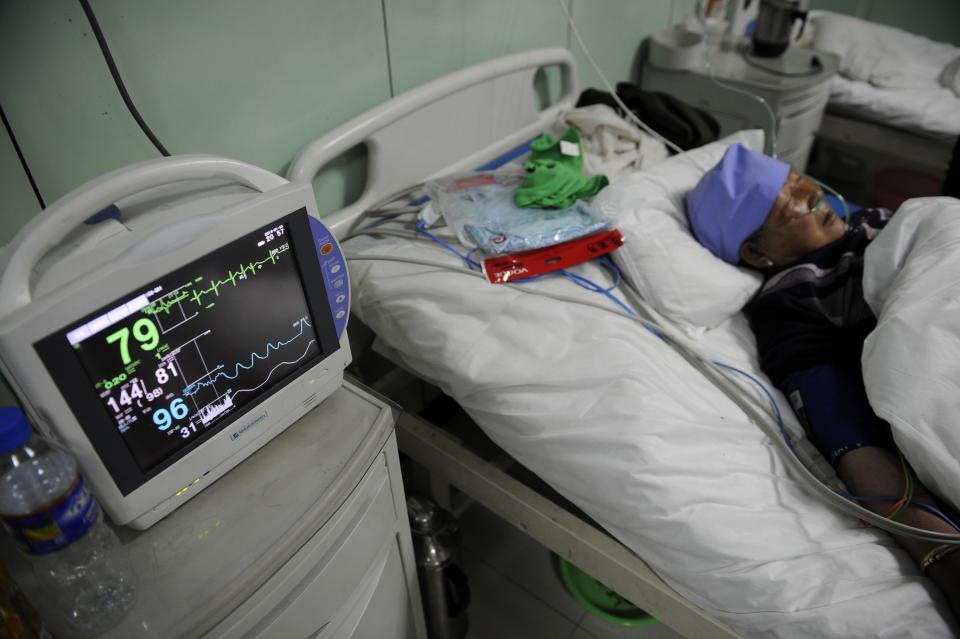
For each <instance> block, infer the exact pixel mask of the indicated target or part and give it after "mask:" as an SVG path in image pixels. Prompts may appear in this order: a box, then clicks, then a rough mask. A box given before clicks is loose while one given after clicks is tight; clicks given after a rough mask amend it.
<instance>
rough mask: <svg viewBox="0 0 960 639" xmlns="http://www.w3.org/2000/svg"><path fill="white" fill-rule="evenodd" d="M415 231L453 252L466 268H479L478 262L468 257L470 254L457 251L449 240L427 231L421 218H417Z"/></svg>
mask: <svg viewBox="0 0 960 639" xmlns="http://www.w3.org/2000/svg"><path fill="white" fill-rule="evenodd" d="M417 232H418V233H420V234H421V235H423V236H425V237H428V238H430V239H431V240H433V241H434V242H436V243H437V244H439V245H440V246H442V247H443V248H445V249H447V250H448V251H450V252H451V253H453V254H454V255H456V256H457V257H459V258H460V259H461V260H463V263H464V264H466V265H467V268H468V269H470V270H474V269H475V270H480V264H479V263H478V262H474V261H473V259H472V258H471V257H470V254H469V253H468V254H466V255H464V254H463V253H461V252H460V251H458V250H457V249H455V248H453V246H451V245H450V243H449V242H447V241H446V240H444V239H442V238H440V237H437V236H436V235H434V234H433V233H431V232H430V231H428V230H427V224H426V222H424V221H423V220H418V221H417ZM472 252H473V251H471V253H472Z"/></svg>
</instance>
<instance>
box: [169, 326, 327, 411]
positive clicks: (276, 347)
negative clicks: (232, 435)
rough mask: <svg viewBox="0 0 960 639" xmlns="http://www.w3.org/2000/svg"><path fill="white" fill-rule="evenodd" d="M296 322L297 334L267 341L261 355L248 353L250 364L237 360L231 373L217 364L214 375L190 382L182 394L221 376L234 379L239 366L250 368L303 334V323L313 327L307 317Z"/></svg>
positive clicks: (210, 384)
mask: <svg viewBox="0 0 960 639" xmlns="http://www.w3.org/2000/svg"><path fill="white" fill-rule="evenodd" d="M296 323H297V324H299V325H300V330H299V331H297V334H296V335H294V336H293V337H291V338H290V339H287V340H281V341H279V342H277V343H276V344H274V343H273V342H267V351H266V352H265V353H264V354H263V355H261V354H260V353H256V352H254V353H250V364H249V365H248V364H244V363H242V362H237V363H236V364H235V365H234V369H233V374H230V373H227V372H225V371H224V370H223V364H220V365H219V366H217V367H216V368H215V369H213V371H217V374H216V375H214V376H213V377H211V378H210V379H207V380H204V381H202V382H194V383H192V384H190V385H189V386H187V387H186V388H184V389H183V395H184V397H190V396H191V395H195V394H196V393H198V392H199V391H200V389H202V388H205V387H207V386H212V385H213V384H215V383H217V380H219V379H221V378H224V379H236V378H237V376H238V375H239V374H240V369H241V368H242V369H244V370H250V369H251V368H253V366H254V364H256V360H265V359H267V358H268V357H270V352H271V351H278V350H280V349H281V348H283V347H284V346H286V345H287V344H291V343H293V342H295V341H296V340H297V339H298V338H299V337H301V336H302V335H303V332H304V328H303V327H304V326H305V325H306V326H310V327H311V328H312V327H313V325H312V324H310V322H308V321H307V318H305V317H302V318H300V319H299V320H297V322H296ZM311 341H312V340H311ZM308 348H309V345H308ZM213 371H211V373H212V372H213ZM270 374H271V375H272V374H273V371H270Z"/></svg>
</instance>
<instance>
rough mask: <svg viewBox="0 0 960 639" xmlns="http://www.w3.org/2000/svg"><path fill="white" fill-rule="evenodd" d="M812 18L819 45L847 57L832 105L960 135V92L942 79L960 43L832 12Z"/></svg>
mask: <svg viewBox="0 0 960 639" xmlns="http://www.w3.org/2000/svg"><path fill="white" fill-rule="evenodd" d="M811 21H812V22H813V28H814V37H813V46H814V47H815V48H817V49H820V50H823V51H829V52H830V53H834V54H836V55H838V56H840V58H841V63H840V74H838V75H837V76H834V77H833V78H831V81H830V105H831V107H833V108H838V109H839V110H841V111H843V112H845V113H849V114H851V115H854V116H856V117H860V118H863V119H866V120H872V121H875V122H879V123H881V124H887V125H889V126H892V127H896V128H902V129H906V130H909V131H913V132H915V133H920V134H922V135H927V136H932V137H935V138H939V139H943V140H947V141H949V140H951V139H952V138H954V137H956V136H957V135H958V134H960V97H958V96H957V95H956V94H954V93H953V91H951V90H950V89H948V88H946V87H944V86H942V85H941V83H940V75H941V73H942V71H943V69H944V67H945V66H946V65H947V64H949V63H950V62H951V61H953V60H955V59H956V58H957V57H958V56H960V48H958V47H955V46H953V45H950V44H945V43H941V42H934V41H932V40H930V39H929V38H924V37H922V36H918V35H916V34H913V33H909V32H907V31H904V30H902V29H897V28H895V27H889V26H885V25H881V24H877V23H873V22H869V21H867V20H862V19H860V18H856V17H853V16H848V15H843V14H839V13H832V12H829V11H817V12H814V13H813V14H812V16H811Z"/></svg>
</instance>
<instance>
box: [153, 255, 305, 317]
mask: <svg viewBox="0 0 960 639" xmlns="http://www.w3.org/2000/svg"><path fill="white" fill-rule="evenodd" d="M289 250H290V246H289V245H288V244H284V245H283V246H281V247H280V248H277V249H271V250H270V251H269V252H268V253H267V256H266V257H265V258H263V259H262V260H259V261H256V262H247V263H246V264H241V265H240V270H238V271H232V270H231V271H228V272H227V277H226V278H224V279H222V280H210V282H209V284H210V286H209V288H201V289H196V288H192V287H194V286H198V284H197V282H200V281H202V280H203V278H202V277H198V278H197V279H195V280H194V281H193V282H188V283H187V284H184V285H183V286H181V287H180V288H178V289H177V290H176V291H174V292H173V293H170V294H168V295H165V296H164V297H161V298H160V299H158V300H157V301H155V302H151V303H150V304H148V305H147V306H145V307H144V308H143V312H144V313H149V314H151V315H158V314H160V313H164V314H169V313H170V309H171V308H173V307H174V306H176V305H177V304H179V303H180V302H182V301H184V300H189V301H191V302H194V303H195V304H196V305H197V306H203V297H204V296H205V295H209V294H211V293H213V294H214V296H216V297H219V296H220V287H222V286H226V285H227V284H233V286H234V287H235V286H236V285H237V281H238V280H244V279H246V278H247V277H250V276H253V275H256V274H257V273H258V272H259V271H260V267H261V266H263V265H264V264H266V263H267V262H270V263H271V264H276V263H277V259H278V258H279V256H280V254H281V253H286V252H287V251H289ZM199 286H202V285H199ZM168 298H169V299H168Z"/></svg>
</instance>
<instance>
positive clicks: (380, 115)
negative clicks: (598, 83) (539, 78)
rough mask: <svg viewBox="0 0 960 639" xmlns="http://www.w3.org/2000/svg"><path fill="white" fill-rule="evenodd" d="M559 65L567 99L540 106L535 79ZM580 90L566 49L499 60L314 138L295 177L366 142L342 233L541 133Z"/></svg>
mask: <svg viewBox="0 0 960 639" xmlns="http://www.w3.org/2000/svg"><path fill="white" fill-rule="evenodd" d="M553 66H558V67H559V68H560V77H561V93H560V97H559V100H558V101H557V102H556V103H555V104H553V105H552V106H550V107H548V108H546V109H544V110H542V111H540V110H538V106H537V105H538V102H537V95H536V90H535V87H534V78H535V75H536V73H537V71H538V70H539V69H541V68H545V67H553ZM577 94H578V84H577V70H576V65H575V63H574V59H573V56H572V55H571V54H570V52H569V51H567V50H566V49H562V48H553V49H541V50H537V51H528V52H523V53H518V54H514V55H510V56H505V57H502V58H496V59H494V60H490V61H487V62H483V63H480V64H476V65H474V66H471V67H468V68H466V69H463V70H461V71H458V72H456V73H452V74H449V75H446V76H443V77H441V78H437V79H436V80H433V81H432V82H428V83H427V84H424V85H423V86H420V87H417V88H416V89H412V90H410V91H408V92H406V93H404V94H402V95H399V96H397V97H395V98H393V99H391V100H388V101H387V102H385V103H383V104H381V105H380V106H378V107H376V108H374V109H371V110H370V111H367V112H366V113H364V114H362V115H360V116H358V117H356V118H354V119H353V120H351V121H349V122H347V123H346V124H344V125H342V126H340V127H338V128H337V129H335V130H333V131H331V132H330V133H328V134H326V135H324V136H322V137H320V138H318V139H317V140H314V141H313V142H310V143H309V144H307V145H306V146H304V147H303V149H301V150H300V152H299V153H298V154H297V156H296V157H295V158H294V159H293V162H292V163H291V165H290V168H289V169H288V171H287V177H288V178H289V179H290V180H291V181H293V182H312V181H313V179H314V177H315V176H316V175H317V173H318V172H319V171H320V170H321V169H322V168H323V167H324V166H326V165H327V164H328V163H330V162H331V161H332V160H334V159H335V158H337V157H338V156H340V155H341V154H343V153H344V152H346V151H348V150H349V149H351V148H353V147H355V146H357V145H358V144H361V143H363V144H365V145H366V147H367V158H368V159H367V162H368V165H367V184H366V188H365V189H364V192H363V194H362V195H361V196H360V198H359V199H358V200H357V201H356V202H354V203H353V204H351V205H349V206H347V207H345V208H343V209H341V210H340V211H337V212H336V213H334V214H333V215H331V216H328V217H326V218H325V219H324V222H325V223H326V224H327V226H329V227H330V228H331V229H333V231H334V233H335V234H336V235H337V236H338V237H342V236H343V235H344V234H345V232H346V230H347V228H348V227H349V225H350V223H351V222H352V220H353V218H355V217H356V216H357V215H359V214H360V213H362V212H363V211H364V210H365V209H367V208H369V207H370V206H372V205H374V204H375V203H377V202H378V201H380V200H382V199H383V198H385V197H388V196H389V195H391V194H393V193H395V192H397V191H399V190H401V189H404V188H406V187H408V186H411V185H413V184H418V183H420V182H423V181H424V180H426V179H428V178H430V177H433V176H435V175H439V174H440V173H446V172H449V171H456V170H466V169H472V168H475V167H477V166H481V165H482V164H484V163H485V162H488V161H490V160H492V159H494V158H496V157H499V156H500V155H502V154H504V153H505V152H507V151H509V150H510V149H512V148H515V147H517V146H519V145H520V144H522V143H523V142H525V141H527V140H529V139H531V138H533V137H535V136H536V135H538V134H539V133H540V132H541V131H543V129H544V128H546V126H547V125H548V124H549V123H550V122H552V121H553V120H554V119H555V118H556V116H557V114H558V113H560V112H561V111H562V110H564V109H567V108H570V107H572V106H573V105H574V104H575V102H576V99H577Z"/></svg>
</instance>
